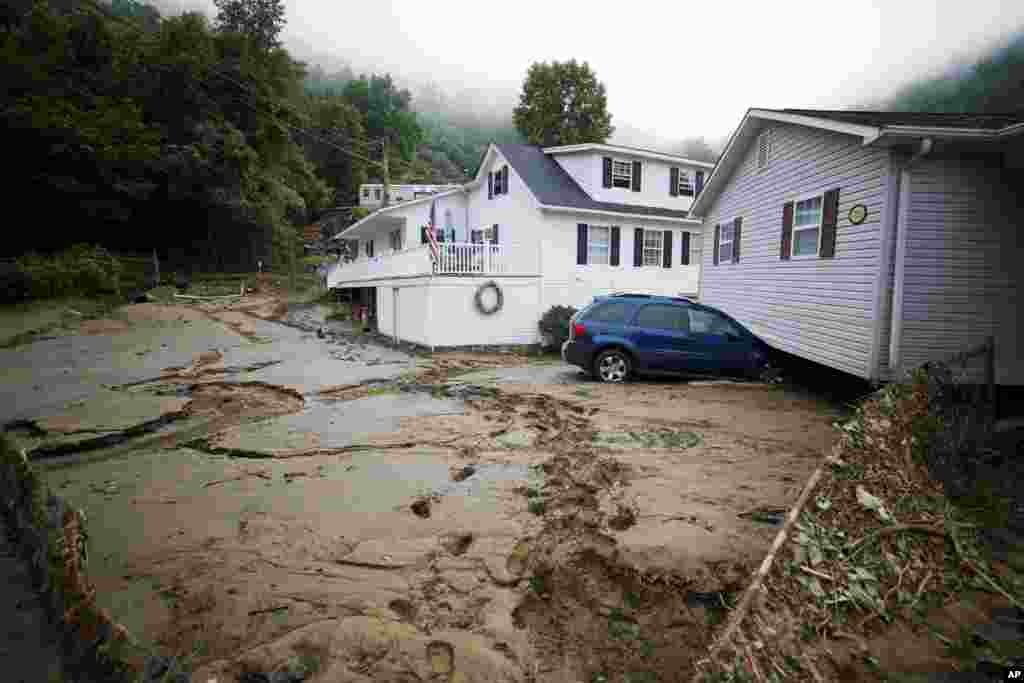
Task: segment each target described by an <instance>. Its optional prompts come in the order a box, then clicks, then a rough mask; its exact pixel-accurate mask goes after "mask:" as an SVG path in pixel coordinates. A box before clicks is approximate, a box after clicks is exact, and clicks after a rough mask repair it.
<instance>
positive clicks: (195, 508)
mask: <svg viewBox="0 0 1024 683" xmlns="http://www.w3.org/2000/svg"><path fill="white" fill-rule="evenodd" d="M318 315H319V313H318V311H317V310H315V309H304V310H297V311H291V312H286V311H283V310H281V308H280V306H278V305H276V304H275V302H273V301H271V300H266V301H261V300H257V299H249V300H246V301H245V303H244V304H242V305H235V306H230V307H228V306H207V307H201V308H200V307H170V306H157V305H150V304H144V305H140V306H131V307H127V308H125V309H122V310H121V311H120V312H119V313H118V314H117V316H115V319H114V320H111V321H107V322H106V323H103V324H99V323H95V322H94V323H93V325H92V328H91V329H87V330H83V333H82V334H77V335H73V336H66V337H61V338H58V339H52V340H45V341H40V342H36V343H35V344H32V345H30V346H24V347H17V348H15V349H10V350H4V351H0V362H2V363H3V365H4V367H5V368H10V369H11V371H10V372H9V373H8V374H9V375H10V377H11V381H10V382H8V383H7V384H6V385H5V387H4V390H3V391H4V394H3V395H2V396H0V419H2V420H3V422H4V423H6V424H7V425H8V428H9V431H10V432H11V433H13V434H14V435H16V437H17V438H18V439H19V440H20V441H21V442H22V443H23V444H24V445H25V446H27V447H29V448H32V449H34V451H33V457H34V458H35V459H36V461H37V462H38V463H40V464H43V465H44V466H45V467H47V472H48V478H49V481H50V483H51V485H52V486H53V487H54V488H55V489H56V490H57V491H58V492H60V493H61V494H62V495H64V496H65V497H66V498H68V499H69V501H71V502H72V503H73V504H75V505H77V506H80V507H82V508H83V509H84V510H85V511H86V513H87V515H88V520H89V531H90V537H91V541H90V542H91V548H90V550H91V561H90V573H91V575H92V577H93V579H94V581H95V583H96V584H97V588H98V591H99V600H100V602H101V603H103V604H104V605H105V606H108V607H110V609H111V610H112V612H113V613H114V615H115V616H116V617H117V618H118V619H119V620H120V621H122V622H123V623H124V624H125V625H126V626H127V627H128V628H129V630H130V631H131V632H132V633H133V634H134V635H135V636H136V637H138V638H140V639H142V640H144V641H147V642H150V643H152V644H154V645H157V646H158V647H162V648H166V649H168V650H170V651H173V652H175V653H178V654H183V655H191V656H192V661H193V662H195V666H196V668H197V669H198V671H197V674H198V675H197V676H196V678H195V679H196V680H202V681H207V680H209V679H210V678H215V679H216V680H218V681H226V680H230V681H235V680H239V679H240V678H242V676H243V674H245V673H247V672H263V673H269V672H273V671H278V670H281V669H282V668H288V669H290V670H292V671H293V673H294V675H295V676H296V677H300V676H301V677H304V678H305V680H324V681H427V680H445V681H481V682H482V681H551V682H552V683H553V682H554V681H587V682H588V683H589V681H593V680H607V681H620V680H629V681H670V680H671V681H675V680H680V679H682V678H683V677H684V674H685V672H686V671H687V670H689V668H690V666H691V663H692V661H693V659H694V658H695V657H699V656H700V654H701V653H700V648H701V647H703V646H704V645H705V644H706V641H707V634H708V624H709V623H711V622H712V621H713V620H714V619H717V618H720V617H721V607H722V601H723V600H724V601H727V600H728V599H729V596H730V594H731V593H733V592H735V591H736V590H738V589H740V588H741V587H742V585H743V584H744V583H745V581H746V579H747V577H748V576H749V573H750V571H751V570H752V568H753V566H754V565H755V564H756V563H757V562H758V561H760V559H761V557H762V556H763V554H764V552H765V551H766V549H767V547H768V545H769V544H770V542H771V538H772V537H773V535H774V533H775V531H776V529H775V528H774V527H773V526H772V524H771V521H772V519H773V516H772V513H771V511H772V509H777V508H785V507H788V506H789V505H790V504H791V503H792V501H793V500H794V499H795V498H796V496H797V494H798V492H799V489H800V487H801V486H802V484H803V482H804V479H805V478H806V476H807V474H808V473H809V472H810V471H811V470H812V469H813V467H814V466H815V464H816V462H815V461H816V459H817V458H820V457H821V455H822V453H823V452H824V451H826V450H827V448H828V447H829V446H830V444H831V440H832V433H831V432H832V429H831V427H830V423H831V421H832V420H833V419H834V414H833V412H832V410H831V408H830V407H829V406H827V405H825V404H822V403H820V402H817V401H815V400H813V399H811V398H807V397H803V396H798V395H794V394H791V393H788V392H787V391H785V390H782V389H779V388H776V387H769V386H766V385H757V384H732V383H698V382H692V383H685V382H670V383H655V382H636V383H631V384H627V385H601V384H597V383H594V382H590V381H586V380H584V379H583V378H581V377H580V376H579V375H578V373H577V372H576V371H575V370H574V369H571V368H568V367H567V366H564V365H562V364H560V363H557V362H551V361H543V362H542V361H537V360H536V359H529V358H526V357H522V356H518V357H517V356H511V355H507V356H502V355H473V354H443V355H441V354H439V355H435V356H434V357H432V358H416V357H413V356H410V355H407V354H405V353H401V352H398V351H395V350H391V349H387V348H383V347H381V346H377V345H374V344H372V343H370V342H367V341H363V338H361V337H358V336H356V335H354V334H352V333H351V331H348V330H345V329H344V328H343V327H342V326H336V327H335V328H334V329H333V330H329V331H328V334H326V335H323V334H317V328H318V327H320V326H321V325H322V320H321V319H320V318H318ZM282 317H283V319H281V320H279V319H278V318H282ZM85 332H88V334H86V333H85ZM36 387H39V388H36ZM758 520H760V521H758ZM297 680H302V678H297Z"/></svg>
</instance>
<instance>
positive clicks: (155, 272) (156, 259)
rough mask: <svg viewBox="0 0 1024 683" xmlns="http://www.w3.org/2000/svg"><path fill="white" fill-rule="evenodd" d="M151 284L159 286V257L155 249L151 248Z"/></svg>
mask: <svg viewBox="0 0 1024 683" xmlns="http://www.w3.org/2000/svg"><path fill="white" fill-rule="evenodd" d="M153 286H154V287H159V286H160V257H158V256H157V255H156V249H153Z"/></svg>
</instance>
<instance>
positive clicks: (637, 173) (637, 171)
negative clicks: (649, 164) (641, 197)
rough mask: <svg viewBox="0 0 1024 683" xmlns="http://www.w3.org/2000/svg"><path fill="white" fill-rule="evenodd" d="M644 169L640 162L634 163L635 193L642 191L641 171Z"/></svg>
mask: <svg viewBox="0 0 1024 683" xmlns="http://www.w3.org/2000/svg"><path fill="white" fill-rule="evenodd" d="M642 168H643V167H642V166H641V165H640V162H639V161H634V162H633V192H639V191H640V170H641V169H642Z"/></svg>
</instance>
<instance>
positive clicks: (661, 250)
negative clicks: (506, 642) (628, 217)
mask: <svg viewBox="0 0 1024 683" xmlns="http://www.w3.org/2000/svg"><path fill="white" fill-rule="evenodd" d="M655 234H656V235H657V236H658V246H657V247H656V248H655V247H648V246H647V236H648V235H655ZM643 237H644V243H643V247H642V251H641V255H642V256H643V258H642V259H641V260H640V267H641V268H651V267H657V268H660V267H662V266H664V265H665V231H664V230H648V229H647V228H644V232H643ZM655 251H656V252H657V254H658V260H657V262H656V263H648V262H647V254H648V252H650V253H654V252H655Z"/></svg>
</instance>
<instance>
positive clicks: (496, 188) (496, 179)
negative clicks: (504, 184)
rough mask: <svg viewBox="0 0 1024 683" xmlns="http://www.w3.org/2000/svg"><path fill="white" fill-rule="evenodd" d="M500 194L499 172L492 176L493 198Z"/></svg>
mask: <svg viewBox="0 0 1024 683" xmlns="http://www.w3.org/2000/svg"><path fill="white" fill-rule="evenodd" d="M499 194H501V171H498V172H496V173H495V174H494V196H495V197H497V196H498V195H499Z"/></svg>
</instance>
